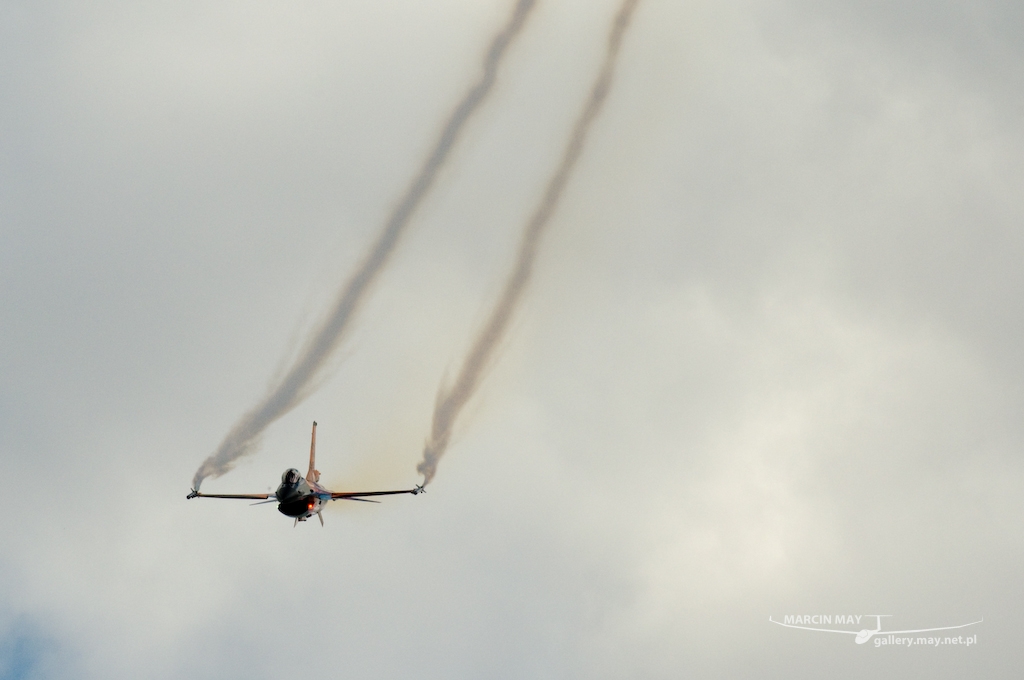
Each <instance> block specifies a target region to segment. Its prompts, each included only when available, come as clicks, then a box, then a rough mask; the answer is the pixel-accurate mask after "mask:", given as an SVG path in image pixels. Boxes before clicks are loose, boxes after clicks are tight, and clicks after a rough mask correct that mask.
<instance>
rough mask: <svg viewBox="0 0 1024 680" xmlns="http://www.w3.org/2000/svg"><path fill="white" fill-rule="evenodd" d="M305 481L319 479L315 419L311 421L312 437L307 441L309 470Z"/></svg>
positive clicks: (313, 481)
mask: <svg viewBox="0 0 1024 680" xmlns="http://www.w3.org/2000/svg"><path fill="white" fill-rule="evenodd" d="M306 481H307V482H312V483H316V482H319V481H320V471H319V470H317V469H316V421H315V420H314V421H313V439H312V441H310V443H309V472H307V473H306Z"/></svg>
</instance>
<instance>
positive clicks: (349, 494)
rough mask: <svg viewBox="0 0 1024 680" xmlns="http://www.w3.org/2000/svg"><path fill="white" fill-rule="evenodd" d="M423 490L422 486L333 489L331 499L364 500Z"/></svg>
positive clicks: (416, 492)
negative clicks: (350, 489) (380, 488)
mask: <svg viewBox="0 0 1024 680" xmlns="http://www.w3.org/2000/svg"><path fill="white" fill-rule="evenodd" d="M422 491H423V488H422V487H419V486H417V487H416V488H415V489H402V490H400V491H332V492H331V500H332V501H337V500H345V499H348V500H353V501H358V500H362V499H363V498H364V497H366V496H395V495H398V494H403V493H411V494H412V495H414V496H415V495H416V494H418V493H421V492H422Z"/></svg>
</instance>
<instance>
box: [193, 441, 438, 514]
mask: <svg viewBox="0 0 1024 680" xmlns="http://www.w3.org/2000/svg"><path fill="white" fill-rule="evenodd" d="M319 482H320V471H319V470H317V469H316V422H315V421H314V422H313V437H312V441H311V442H310V445H309V472H307V473H306V478H305V479H303V478H302V476H301V475H300V474H299V471H298V470H296V469H295V468H290V469H288V470H285V471H284V474H283V475H281V485H280V486H278V487H277V491H275V492H274V493H272V494H271V493H242V494H237V493H235V494H221V493H199V490H198V489H192V491H191V492H190V493H189V494H188V496H186V498H189V499H191V498H242V499H249V500H259V501H262V503H253V505H262V504H263V503H274V502H276V503H277V504H278V505H277V509H278V511H280V512H281V513H282V514H284V515H287V516H288V517H294V518H295V524H294V526H298V524H299V522H305V521H306V520H307V519H309V518H310V517H312V516H313V515H316V516H317V517H319V518H320V526H323V524H324V516H323V515H322V514H320V513H321V511H322V510H323V507H324V506H325V505H327V502H328V501H336V500H348V501H363V502H365V503H379V502H380V501H375V500H371V499H369V498H367V496H394V495H396V494H403V493H411V494H412V495H413V496H416V495H417V494H421V493H425V492H426V489H424V488H423V484H417V485H416V486H415V487H413V488H412V489H402V490H399V491H330V490H328V489H325V488H324V487H322V486H320V484H319Z"/></svg>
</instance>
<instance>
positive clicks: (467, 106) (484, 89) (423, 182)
mask: <svg viewBox="0 0 1024 680" xmlns="http://www.w3.org/2000/svg"><path fill="white" fill-rule="evenodd" d="M533 6H534V0H517V2H516V4H515V7H514V8H513V11H512V14H511V15H510V16H509V18H508V20H507V22H506V23H505V25H504V26H503V27H502V28H501V30H500V31H499V32H498V33H497V34H496V35H495V37H494V39H493V40H492V41H491V44H490V47H489V48H488V50H487V53H486V54H485V56H484V60H483V73H482V74H481V76H480V78H479V80H478V81H477V82H476V83H474V84H473V86H472V87H471V88H470V89H469V90H468V91H467V92H466V94H465V96H464V97H463V98H462V100H461V101H460V102H459V104H458V106H456V107H455V110H454V111H453V112H452V114H451V116H450V117H449V118H448V121H447V123H446V124H445V126H444V128H443V130H442V132H441V135H440V137H439V138H438V140H437V143H436V144H435V146H434V149H433V151H432V152H431V153H430V155H429V156H428V157H427V159H426V161H425V162H424V163H423V167H421V168H420V171H419V173H417V175H416V176H415V178H413V181H412V183H411V184H410V185H409V187H408V189H406V191H405V194H404V195H403V196H402V198H401V200H400V201H399V202H398V204H397V205H396V206H395V208H394V210H393V211H392V213H391V215H390V216H389V217H388V219H387V221H386V222H385V224H384V227H383V228H382V230H381V232H380V235H379V236H378V237H377V240H376V241H375V242H374V243H373V245H372V247H371V248H370V251H369V253H367V255H366V257H365V258H364V259H363V261H362V263H361V264H360V265H359V266H358V268H357V269H356V271H355V273H354V274H353V275H352V277H351V278H350V279H349V280H348V282H347V283H346V284H345V286H344V287H343V288H342V289H341V292H340V293H339V295H338V298H337V301H336V302H335V303H334V306H333V308H332V309H331V310H330V312H329V313H328V315H327V317H326V318H325V319H324V320H323V322H322V324H321V325H320V327H319V329H318V330H317V331H316V332H315V333H313V335H312V336H311V337H310V338H309V340H308V341H307V342H306V344H305V347H304V348H303V350H302V352H301V353H300V354H299V356H298V358H297V359H296V360H295V362H294V363H293V364H292V366H291V368H290V369H289V370H288V372H287V373H286V374H285V375H284V377H283V378H282V379H281V380H280V381H279V382H278V383H277V384H276V385H275V386H274V388H273V389H271V390H270V393H269V394H267V396H265V397H264V398H263V399H262V400H261V401H260V402H259V403H258V404H257V405H256V406H255V407H254V408H253V409H252V410H250V411H249V412H247V413H246V414H245V415H243V416H242V417H241V419H239V421H238V422H237V423H236V424H235V426H234V427H233V428H231V430H230V431H229V432H228V434H227V436H226V437H225V438H224V441H222V442H221V444H220V446H219V447H217V450H216V451H215V452H214V453H213V454H211V455H210V457H209V458H207V459H206V460H205V461H203V464H202V465H200V466H199V469H198V470H196V474H195V477H193V479H192V488H194V489H198V488H199V485H200V484H202V483H203V480H204V479H205V478H207V477H218V476H220V475H222V474H224V473H225V472H227V471H229V470H230V469H231V468H232V467H234V465H235V463H236V462H237V461H238V459H239V458H241V457H242V456H245V455H246V454H248V453H251V452H252V451H253V450H254V448H255V446H256V444H257V443H258V441H259V438H260V435H262V434H263V431H264V430H265V429H266V428H267V427H268V426H269V425H270V424H271V423H273V422H274V421H275V420H277V419H278V418H280V417H281V416H283V415H284V414H286V413H288V412H289V411H290V410H292V409H293V408H295V407H296V406H298V405H299V403H301V402H302V400H303V399H305V398H306V397H307V396H309V394H310V392H312V389H313V382H314V379H315V378H316V377H317V375H318V373H319V372H320V370H321V368H322V367H323V365H324V362H325V361H326V360H327V359H328V358H329V357H330V355H331V354H332V352H333V351H334V350H335V349H336V348H337V347H338V344H339V342H340V340H341V338H342V334H343V333H344V331H345V329H346V327H347V326H348V323H349V321H350V320H351V318H352V315H353V313H354V312H355V311H356V310H357V308H358V306H359V304H360V302H361V301H362V300H363V298H364V297H365V295H366V293H367V291H368V290H369V288H370V286H371V284H372V283H373V282H374V280H375V279H376V277H377V275H378V274H379V273H380V272H381V270H382V269H383V267H384V265H385V264H387V261H388V259H389V257H390V255H391V253H392V252H393V251H394V248H395V245H396V244H397V243H398V240H399V238H400V237H401V236H402V233H403V232H404V230H405V227H406V225H408V223H409V219H410V218H411V217H412V214H413V212H414V211H415V210H416V208H417V207H418V206H419V204H420V202H421V201H422V199H423V197H424V196H425V195H426V193H427V191H428V190H429V189H430V187H431V185H432V184H433V183H434V179H435V178H436V177H437V173H438V171H439V170H440V169H441V167H442V166H443V165H444V163H445V161H446V159H447V158H448V156H449V152H450V151H451V149H452V147H453V146H454V145H455V142H456V141H457V140H458V137H459V134H460V133H461V132H462V130H463V128H464V127H465V124H466V122H467V121H468V120H469V118H470V117H471V116H472V114H473V113H474V112H475V111H476V110H477V109H478V108H479V107H480V104H481V103H483V101H484V100H485V99H486V98H487V95H488V94H489V93H490V91H491V89H492V86H493V85H494V81H495V79H496V77H497V72H498V66H499V65H500V64H501V61H502V58H503V57H504V56H505V53H506V51H507V49H508V47H509V45H510V44H511V43H512V41H513V40H514V39H515V38H516V36H517V35H518V34H519V33H520V31H521V29H522V27H523V24H524V23H525V22H526V18H527V16H528V15H529V13H530V10H532V9H533Z"/></svg>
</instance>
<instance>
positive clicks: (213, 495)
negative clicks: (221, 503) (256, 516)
mask: <svg viewBox="0 0 1024 680" xmlns="http://www.w3.org/2000/svg"><path fill="white" fill-rule="evenodd" d="M186 498H247V499H249V500H254V499H255V500H264V501H265V500H267V499H268V498H270V494H269V493H199V492H198V491H196V490H195V489H193V490H192V493H190V494H189V495H188V496H186Z"/></svg>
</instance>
